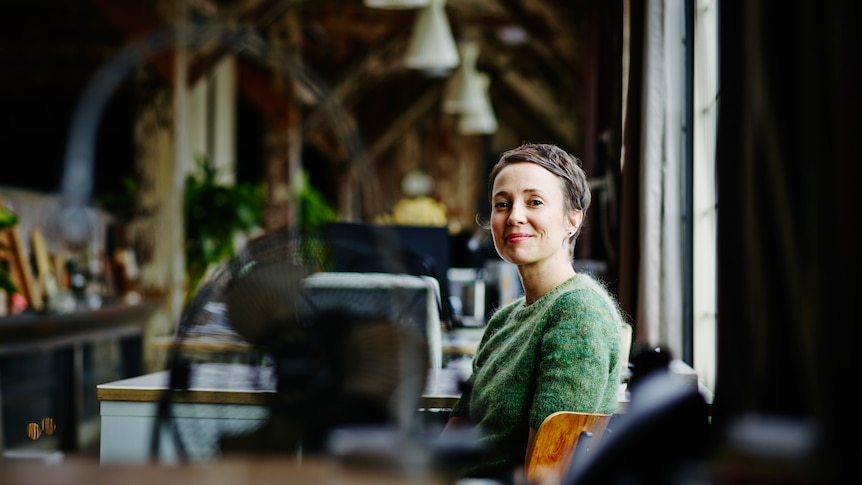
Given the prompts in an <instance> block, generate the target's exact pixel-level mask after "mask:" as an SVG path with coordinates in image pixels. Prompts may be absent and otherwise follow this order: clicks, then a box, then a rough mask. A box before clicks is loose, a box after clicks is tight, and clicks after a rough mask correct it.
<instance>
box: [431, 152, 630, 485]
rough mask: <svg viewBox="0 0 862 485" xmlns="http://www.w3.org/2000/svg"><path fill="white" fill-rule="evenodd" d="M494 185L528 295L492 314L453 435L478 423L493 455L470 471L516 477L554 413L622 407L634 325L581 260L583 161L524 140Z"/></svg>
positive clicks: (502, 251) (506, 250)
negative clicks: (576, 253)
mask: <svg viewBox="0 0 862 485" xmlns="http://www.w3.org/2000/svg"><path fill="white" fill-rule="evenodd" d="M488 183H489V187H490V194H491V196H490V202H491V215H490V224H489V225H490V230H491V234H492V237H493V240H494V247H495V248H496V250H497V253H498V254H499V255H500V257H501V258H503V259H504V260H506V261H508V262H510V263H512V264H515V265H516V266H517V268H518V275H519V277H520V279H521V285H522V287H523V289H524V294H523V295H522V296H521V297H519V298H517V299H516V300H514V301H513V302H511V303H509V304H508V305H505V306H503V307H502V308H500V309H498V310H497V311H496V312H495V313H494V314H493V315H492V316H491V318H490V319H489V320H488V323H487V325H486V327H485V331H484V335H483V337H482V341H481V343H480V344H479V346H478V348H477V349H476V353H475V356H474V358H473V368H472V374H471V375H470V377H469V379H468V381H467V384H466V385H465V386H464V388H465V391H464V393H463V394H462V396H461V398H460V399H459V401H458V402H457V403H456V404H455V406H454V407H453V408H452V412H451V414H450V418H449V422H448V424H447V427H446V431H444V433H446V432H455V430H456V429H458V428H461V427H463V426H474V427H476V428H478V430H479V431H480V434H481V435H482V436H483V438H482V439H483V444H484V445H486V446H487V448H488V449H489V450H490V452H489V454H488V456H487V457H486V458H485V459H484V460H482V461H481V462H479V463H476V464H473V465H472V466H470V467H467V468H465V469H464V470H462V473H463V474H464V476H467V477H482V478H493V479H498V480H502V481H503V482H504V483H510V482H512V481H513V480H515V478H516V477H517V476H518V474H519V473H522V472H523V466H524V457H525V456H526V452H527V448H528V445H529V444H530V443H532V442H533V441H534V440H535V435H536V431H537V430H538V429H539V427H540V425H541V424H542V422H543V421H544V420H545V418H547V417H548V416H549V415H551V414H553V413H555V412H558V411H579V412H588V413H602V414H612V413H613V412H614V411H615V410H616V408H617V403H618V399H617V391H618V387H619V385H620V382H621V379H622V375H623V374H622V372H623V369H624V367H625V365H626V364H627V360H628V359H627V357H628V356H627V355H626V354H625V349H624V348H623V347H622V342H623V338H622V336H623V329H624V328H625V327H626V325H627V323H626V322H625V320H624V319H623V316H622V314H621V313H620V310H619V308H618V305H617V303H616V301H615V300H614V298H613V297H612V296H611V294H610V292H609V291H608V290H607V289H606V288H605V286H604V285H603V283H602V282H600V281H598V280H596V279H594V278H593V277H592V276H590V275H588V274H584V273H576V272H575V269H574V267H573V264H572V263H573V262H572V257H573V250H574V244H575V240H576V238H577V235H578V234H579V233H580V230H581V226H582V225H583V221H584V217H585V215H586V213H587V209H588V208H589V205H590V198H591V197H590V191H589V185H588V183H587V178H586V175H585V173H584V171H583V170H582V169H581V166H580V160H578V159H577V158H576V157H574V156H572V155H571V154H569V153H567V152H566V151H564V150H562V149H560V148H559V147H557V146H554V145H546V144H525V145H522V146H519V147H517V148H514V149H511V150H508V151H506V152H504V153H503V154H502V155H501V156H500V159H499V161H498V162H497V164H496V165H495V166H494V167H493V168H492V169H491V174H490V176H489V179H488Z"/></svg>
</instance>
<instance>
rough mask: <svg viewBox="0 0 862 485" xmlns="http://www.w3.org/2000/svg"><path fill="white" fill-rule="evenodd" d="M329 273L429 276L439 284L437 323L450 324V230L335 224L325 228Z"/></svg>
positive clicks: (348, 223)
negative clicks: (330, 262) (328, 254)
mask: <svg viewBox="0 0 862 485" xmlns="http://www.w3.org/2000/svg"><path fill="white" fill-rule="evenodd" d="M324 236H325V238H326V240H327V241H328V242H329V243H330V246H331V248H332V252H333V264H334V267H333V268H331V270H332V271H338V272H358V273H372V272H376V273H403V274H412V275H419V276H423V275H424V276H431V277H433V278H434V279H436V280H437V282H438V284H439V285H440V302H439V310H440V320H441V321H442V322H447V323H448V324H452V323H453V322H452V319H453V318H454V314H453V312H452V307H451V303H450V302H449V295H450V293H449V282H448V279H447V271H448V269H449V244H450V241H449V231H448V229H447V228H446V227H432V226H403V225H386V226H384V225H373V224H364V223H355V222H335V223H332V224H330V225H328V226H327V227H326V228H325V229H324Z"/></svg>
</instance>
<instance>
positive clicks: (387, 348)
mask: <svg viewBox="0 0 862 485" xmlns="http://www.w3.org/2000/svg"><path fill="white" fill-rule="evenodd" d="M390 256H391V255H385V257H390ZM332 260H333V254H332V245H331V244H330V242H329V241H328V240H327V239H326V238H325V237H323V236H322V235H321V233H314V232H303V233H300V232H294V231H280V232H274V233H271V234H267V235H264V236H261V237H259V238H257V239H254V240H252V241H250V242H249V243H248V244H247V246H246V247H245V248H244V249H243V250H242V251H240V252H239V254H237V256H235V257H234V258H233V259H231V260H230V261H228V262H226V263H224V264H222V265H221V266H219V267H218V269H217V270H216V271H214V272H213V273H212V274H211V275H210V276H209V277H208V278H207V279H206V280H204V282H203V283H202V284H201V285H200V286H199V289H198V290H197V291H196V293H195V295H194V296H193V297H192V298H191V299H190V300H189V302H188V304H187V305H186V306H185V308H184V310H183V313H182V315H181V317H180V322H179V325H178V328H177V334H176V342H175V345H174V346H172V350H171V354H170V355H169V360H168V366H169V371H170V372H169V375H170V379H169V387H170V389H169V390H168V391H166V392H165V394H164V398H163V400H162V401H161V403H160V406H159V412H158V416H157V419H156V426H155V429H154V435H153V441H152V443H153V444H152V451H153V453H154V455H155V456H154V458H158V456H159V447H160V445H161V444H162V443H164V442H165V439H166V438H168V441H169V442H170V443H171V446H173V447H174V449H175V450H176V453H177V455H178V456H179V458H181V459H201V458H207V457H213V456H216V455H219V454H223V453H227V452H231V451H245V452H250V451H258V452H259V451H268V452H288V453H295V452H300V451H301V452H303V453H326V452H332V450H333V444H332V443H333V436H335V435H336V432H342V433H343V432H344V431H345V430H354V431H355V430H363V429H364V430H374V432H375V433H376V435H377V436H379V435H380V433H381V432H385V433H388V435H389V436H390V437H392V438H393V439H395V440H414V442H415V440H417V439H419V440H421V439H422V437H421V432H422V431H421V429H420V427H421V420H420V419H419V416H418V412H419V411H418V410H419V404H420V399H421V394H422V390H423V389H424V387H425V382H426V379H427V375H428V370H429V367H431V366H433V365H435V364H434V362H435V361H434V359H432V357H431V353H430V352H429V335H433V332H431V331H429V329H431V328H433V326H434V325H436V326H437V330H438V331H439V319H436V313H435V314H431V313H430V311H429V310H433V311H434V312H436V311H437V308H436V306H435V307H433V308H429V303H428V302H429V298H430V299H431V301H432V302H436V301H437V299H439V294H438V292H439V289H438V288H437V287H436V282H435V281H434V280H433V278H430V277H427V276H426V277H422V276H416V275H410V274H399V273H397V272H393V273H391V274H380V273H343V272H334V271H331V268H332ZM429 318H430V320H429ZM429 322H430V323H429ZM201 340H207V341H209V342H210V343H212V341H213V340H218V341H219V342H220V344H221V345H214V346H211V349H210V350H208V351H204V352H192V351H190V350H189V348H192V347H194V346H193V345H190V344H192V343H193V342H195V341H198V342H200V341H201ZM212 349H222V350H228V352H223V351H222V350H218V351H216V350H212ZM232 379H240V380H243V381H244V382H245V385H246V386H251V387H252V388H253V389H254V390H259V391H260V392H261V394H262V395H265V396H268V397H269V399H268V401H267V406H266V411H265V412H264V413H263V414H264V415H263V416H261V415H260V413H258V414H257V415H254V416H250V415H245V416H242V417H243V418H252V419H212V420H207V421H206V423H207V424H206V426H202V425H201V424H200V423H201V422H202V421H201V420H199V419H187V418H189V417H191V416H188V413H189V412H191V411H189V409H191V408H190V407H188V406H186V405H185V404H184V403H183V402H182V400H183V399H182V396H183V391H186V390H189V389H192V388H196V387H200V385H201V384H200V383H201V382H202V381H204V380H207V381H209V382H218V383H220V384H224V383H225V382H229V381H231V380H232ZM236 408H238V407H237V406H233V407H232V408H231V407H229V406H225V411H224V413H225V415H224V416H220V417H221V418H231V417H238V416H230V415H228V414H229V413H234V412H238V411H236ZM239 408H242V406H240V407H239ZM245 408H248V409H244V411H243V412H246V413H248V412H249V409H251V408H249V407H247V406H246V407H245ZM238 422H239V423H245V424H240V425H237V424H236V423H238ZM231 423H232V424H231ZM255 423H256V424H255ZM261 423H263V424H261ZM229 424H230V425H229ZM166 431H169V433H168V434H165V432H166ZM340 436H345V435H344V434H341V435H340ZM343 443H344V442H343V441H342V444H343Z"/></svg>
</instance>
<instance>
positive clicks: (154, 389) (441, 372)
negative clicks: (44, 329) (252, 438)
mask: <svg viewBox="0 0 862 485" xmlns="http://www.w3.org/2000/svg"><path fill="white" fill-rule="evenodd" d="M458 376H459V374H458V372H457V371H454V370H450V369H438V370H434V369H432V370H431V371H430V372H429V377H428V381H427V383H426V388H425V392H424V394H423V395H422V397H421V400H420V407H421V408H429V409H434V408H436V409H439V408H442V409H445V408H451V407H452V406H453V405H454V403H455V401H456V400H457V399H458V395H459V392H458V390H457V382H458ZM168 378H169V371H161V372H154V373H152V374H146V375H142V376H138V377H132V378H129V379H123V380H119V381H115V382H110V383H106V384H100V385H98V386H96V395H97V397H98V399H99V401H100V414H101V419H102V422H101V439H100V442H99V446H100V450H99V456H100V459H101V461H102V462H103V463H145V462H147V461H148V460H149V458H150V441H151V437H152V436H153V426H154V425H155V419H156V416H157V409H158V408H157V402H158V401H159V399H160V398H161V397H162V396H163V395H164V392H165V390H166V389H167V383H168ZM189 387H190V390H189V392H186V393H178V395H177V397H176V398H175V399H174V400H173V403H174V404H173V405H172V407H171V408H172V412H173V413H174V416H175V418H176V420H175V421H176V423H177V426H178V427H179V428H180V429H181V430H185V431H189V430H190V429H191V428H194V432H193V433H186V432H184V433H183V434H184V435H190V436H196V437H199V438H200V439H199V444H200V446H197V445H195V444H194V443H192V444H188V443H187V444H186V448H187V450H186V451H187V452H188V454H189V457H190V458H192V459H198V460H208V459H211V458H212V457H213V456H214V454H215V452H216V451H217V450H215V449H212V448H211V447H210V446H211V445H212V444H213V443H216V442H217V436H219V435H228V436H234V435H239V434H246V433H249V432H252V431H254V430H256V429H258V428H260V427H261V426H262V425H263V424H264V423H266V421H267V420H268V419H269V398H271V397H272V395H273V393H274V392H275V385H274V380H273V379H272V375H271V372H269V373H268V372H267V371H266V370H263V371H261V370H260V368H253V367H251V366H248V365H245V364H233V363H227V364H225V363H211V362H210V363H205V364H198V365H197V366H196V371H195V372H193V373H192V382H191V383H190V386H189ZM130 437H134V438H130ZM189 445H190V446H189ZM188 448H191V449H188ZM159 450H160V459H161V460H164V461H166V462H174V461H176V460H177V457H178V456H179V455H178V453H177V450H176V449H175V445H174V443H173V440H171V439H169V436H167V435H166V434H165V433H162V434H161V440H160V442H159Z"/></svg>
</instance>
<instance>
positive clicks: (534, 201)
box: [530, 199, 542, 206]
mask: <svg viewBox="0 0 862 485" xmlns="http://www.w3.org/2000/svg"><path fill="white" fill-rule="evenodd" d="M530 205H533V206H536V205H542V201H541V200H539V199H533V200H531V201H530Z"/></svg>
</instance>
